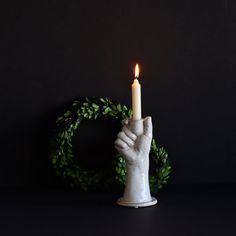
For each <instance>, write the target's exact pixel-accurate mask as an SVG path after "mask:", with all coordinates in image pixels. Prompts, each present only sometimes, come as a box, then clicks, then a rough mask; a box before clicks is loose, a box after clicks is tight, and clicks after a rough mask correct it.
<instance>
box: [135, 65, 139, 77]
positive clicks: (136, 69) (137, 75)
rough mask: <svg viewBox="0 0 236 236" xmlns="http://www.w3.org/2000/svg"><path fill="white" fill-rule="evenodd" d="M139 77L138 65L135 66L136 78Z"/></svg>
mask: <svg viewBox="0 0 236 236" xmlns="http://www.w3.org/2000/svg"><path fill="white" fill-rule="evenodd" d="M138 77H139V66H138V64H136V66H135V78H138Z"/></svg>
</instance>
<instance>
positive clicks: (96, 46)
mask: <svg viewBox="0 0 236 236" xmlns="http://www.w3.org/2000/svg"><path fill="white" fill-rule="evenodd" d="M233 2H234V1H233V0H215V1H210V0H205V1H203V0H198V1H194V0H188V1H174V0H170V1H166V0H160V1H158V0H156V1H155V0H150V1H148V0H147V1H139V0H135V1H134V0H130V1H115V2H112V1H95V0H94V1H76V0H66V1H63V0H59V1H7V2H5V4H3V5H2V6H1V14H0V15H1V16H0V17H1V42H0V48H1V53H0V57H1V61H0V69H1V72H0V78H1V80H0V102H1V107H0V108H1V110H0V155H1V157H0V185H1V186H9V187H17V186H23V187H52V186H57V185H60V183H59V181H58V180H57V179H56V178H55V177H54V172H53V170H52V168H51V165H50V161H49V159H48V156H49V153H50V146H49V139H50V137H51V136H52V133H53V132H52V131H53V129H54V128H55V122H54V121H55V119H56V117H57V116H58V115H60V114H62V112H64V111H65V110H66V108H67V107H68V105H70V104H71V102H72V101H73V100H74V99H76V98H78V97H81V96H107V97H109V98H111V99H113V100H118V101H120V102H122V103H125V104H128V105H129V104H130V95H131V94H130V86H131V83H132V77H133V67H134V64H135V63H136V62H138V63H139V64H140V65H141V77H142V78H141V83H142V94H143V100H142V101H143V114H144V115H151V116H152V117H153V122H154V136H155V138H156V139H158V140H159V141H160V142H161V143H162V144H163V145H164V146H165V147H166V149H167V150H168V152H169V156H170V160H171V163H172V166H173V175H172V183H175V184H176V183H178V184H179V183H229V182H235V181H236V174H235V173H236V172H235V171H234V169H235V165H236V158H235V157H236V151H235V147H234V141H235V140H236V137H235V133H236V132H235V131H236V125H235V116H236V112H235V98H236V95H235V92H234V91H235V76H234V75H235V73H234V64H235V63H234V60H235V59H236V46H235V44H236V43H235V42H236V33H235V24H236V21H235V16H234V15H235V10H236V6H235V4H233ZM101 125H103V126H104V124H101ZM95 126H96V125H95ZM97 126H99V124H97ZM93 129H94V124H93V125H91V126H90V125H87V126H86V130H84V131H83V134H86V132H89V133H91V134H92V131H93ZM95 129H96V130H99V127H95ZM95 136H96V137H94V136H93V135H92V138H94V139H95V140H94V139H93V140H91V142H93V145H94V149H96V139H101V138H102V139H110V140H111V139H114V137H115V136H116V133H114V132H113V133H112V132H110V131H107V132H106V133H105V135H104V133H103V134H101V136H99V135H98V132H97V133H96V135H95ZM88 140H89V139H86V143H84V145H87V141H88ZM80 145H81V146H83V139H82V138H80ZM99 155H100V152H99V151H98V152H97V156H96V158H98V157H99ZM88 156H89V154H88ZM94 158H95V157H94ZM89 159H92V158H90V157H89ZM91 162H92V161H91Z"/></svg>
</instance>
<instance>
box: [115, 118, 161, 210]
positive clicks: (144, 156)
mask: <svg viewBox="0 0 236 236" xmlns="http://www.w3.org/2000/svg"><path fill="white" fill-rule="evenodd" d="M151 141H152V120H151V117H147V118H145V119H140V120H128V121H126V123H125V125H124V126H123V128H122V131H121V132H119V134H118V136H117V139H116V141H115V147H116V149H117V150H118V152H119V153H120V154H121V155H122V156H123V157H124V158H125V160H126V168H127V176H126V184H125V191H124V195H123V197H122V198H120V199H118V201H117V203H118V204H119V205H122V206H129V207H135V208H137V207H147V206H152V205H155V204H156V203H157V200H156V198H154V197H151V194H150V188H149V177H148V171H149V152H150V147H151Z"/></svg>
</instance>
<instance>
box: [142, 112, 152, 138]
mask: <svg viewBox="0 0 236 236" xmlns="http://www.w3.org/2000/svg"><path fill="white" fill-rule="evenodd" d="M143 134H144V135H146V136H149V137H152V118H151V117H150V116H148V117H146V118H145V119H144V120H143Z"/></svg>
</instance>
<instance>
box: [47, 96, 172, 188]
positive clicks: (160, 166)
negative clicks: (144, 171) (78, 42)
mask: <svg viewBox="0 0 236 236" xmlns="http://www.w3.org/2000/svg"><path fill="white" fill-rule="evenodd" d="M131 115H132V111H131V110H130V109H128V108H127V106H125V105H122V104H120V103H118V102H114V101H111V100H109V99H108V98H105V97H91V98H88V97H84V98H81V99H79V100H77V101H74V102H73V104H72V106H71V107H70V108H69V109H68V110H67V111H66V112H65V113H64V114H63V115H62V116H60V117H59V118H58V119H57V121H56V124H57V132H56V135H55V138H54V139H53V150H52V153H51V156H50V157H51V161H52V165H53V167H54V168H55V170H56V174H57V175H58V176H61V177H62V178H63V179H65V180H66V181H67V182H69V184H70V186H71V187H76V186H77V187H80V188H81V189H82V190H85V191H87V190H97V189H111V188H114V186H124V185H125V177H126V163H125V160H124V158H123V157H122V156H121V155H120V154H118V153H117V154H116V155H115V157H114V160H113V166H112V168H109V170H102V171H91V170H84V169H82V168H81V166H80V163H79V160H77V159H76V158H75V157H74V154H73V150H72V141H73V135H74V133H75V131H77V129H78V127H79V126H80V125H81V124H82V123H83V122H84V121H86V120H92V119H94V120H96V119H100V118H110V119H116V120H117V121H118V122H120V124H121V123H122V121H123V120H124V119H127V118H131ZM149 156H150V163H151V164H150V165H153V166H152V167H154V168H152V169H153V173H151V174H150V176H149V180H150V189H151V191H152V192H157V191H158V190H159V189H161V188H162V187H163V186H164V185H166V184H167V180H168V179H169V177H170V172H171V166H170V165H169V161H168V154H167V152H166V151H165V149H164V148H163V147H161V146H160V145H159V144H158V143H157V142H156V141H155V139H153V140H152V144H151V150H150V155H149Z"/></svg>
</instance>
